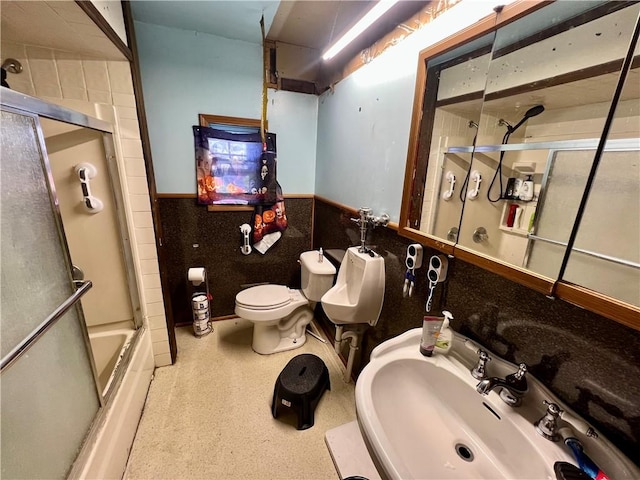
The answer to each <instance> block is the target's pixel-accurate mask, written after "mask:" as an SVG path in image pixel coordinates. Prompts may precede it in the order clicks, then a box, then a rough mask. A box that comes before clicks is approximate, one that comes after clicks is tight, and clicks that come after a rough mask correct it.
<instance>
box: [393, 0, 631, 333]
mask: <svg viewBox="0 0 640 480" xmlns="http://www.w3.org/2000/svg"><path fill="white" fill-rule="evenodd" d="M639 17H640V4H638V3H636V2H606V1H591V0H590V1H572V2H561V1H560V2H552V3H549V2H531V1H520V2H515V3H513V4H511V5H509V6H507V7H504V8H503V9H502V10H500V11H497V12H496V14H495V15H492V16H491V17H487V18H486V19H484V20H482V21H480V22H479V23H477V24H476V25H474V26H473V27H472V28H469V29H467V30H466V31H464V32H461V33H460V34H458V35H456V36H454V37H451V38H448V39H446V40H445V41H443V42H441V43H439V44H437V45H435V46H433V47H431V48H429V49H427V50H424V51H422V52H421V53H420V59H419V65H418V74H417V83H416V92H415V97H414V98H415V100H414V112H413V118H412V127H411V134H410V135H411V136H410V143H409V152H408V157H407V169H406V173H405V185H404V194H403V202H402V210H401V218H400V228H399V233H400V234H401V235H403V236H406V237H408V238H411V239H413V240H415V241H419V242H421V243H423V244H425V245H429V246H431V247H434V248H436V249H439V250H441V251H443V252H446V253H449V254H453V255H454V256H456V257H459V258H461V259H463V260H465V261H468V262H470V263H473V264H475V265H478V266H480V267H483V268H486V269H488V270H491V271H494V272H496V273H499V274H501V275H504V276H506V277H507V278H510V279H511V280H514V281H516V282H519V283H521V284H524V285H527V286H529V287H531V288H533V289H535V290H537V291H540V292H542V293H545V294H547V295H554V296H558V297H560V298H564V299H565V300H567V301H570V302H573V303H576V304H578V305H581V306H583V307H586V308H589V309H590V310H593V311H596V312H597V313H599V314H602V315H605V316H607V317H609V318H612V319H614V320H618V321H620V322H622V323H625V324H627V325H630V326H632V327H634V328H637V329H640V320H639V318H640V316H639V314H640V258H639V257H640V220H639V219H640V170H639V166H638V165H639V163H640V162H639V160H640V139H639V137H640V101H639V99H640V79H639V77H640V74H639V71H640V68H638V67H639V66H640V61H639V60H640V55H639V52H640V48H639V47H637V46H636V44H637V29H638V26H637V23H638V19H639ZM634 32H635V33H634ZM625 61H627V62H626V63H625ZM596 163H597V164H598V165H597V167H598V168H597V170H596V169H595V165H596ZM569 246H570V247H571V249H570V251H568V250H569V249H568V247H569Z"/></svg>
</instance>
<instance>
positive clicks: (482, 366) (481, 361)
mask: <svg viewBox="0 0 640 480" xmlns="http://www.w3.org/2000/svg"><path fill="white" fill-rule="evenodd" d="M476 353H477V354H478V363H477V365H476V366H475V367H474V368H473V369H472V370H471V376H473V378H475V379H476V380H484V379H485V378H487V370H486V367H487V362H490V361H491V357H490V356H489V354H488V353H487V352H485V351H484V350H482V349H481V348H479V349H478V351H477V352H476Z"/></svg>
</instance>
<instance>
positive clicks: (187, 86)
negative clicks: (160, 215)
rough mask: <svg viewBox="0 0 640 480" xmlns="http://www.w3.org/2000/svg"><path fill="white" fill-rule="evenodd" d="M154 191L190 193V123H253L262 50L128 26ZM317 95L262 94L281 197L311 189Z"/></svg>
mask: <svg viewBox="0 0 640 480" xmlns="http://www.w3.org/2000/svg"><path fill="white" fill-rule="evenodd" d="M135 29H136V39H137V44H138V50H139V57H140V71H141V76H142V85H143V93H144V99H145V107H146V112H147V122H148V127H149V137H150V140H151V151H152V156H153V164H154V171H155V177H156V188H157V191H158V193H195V184H196V174H195V160H194V153H193V136H192V133H191V126H192V125H197V124H198V114H199V113H208V114H213V115H225V116H231V117H245V118H260V116H261V111H262V47H261V46H260V45H258V44H253V43H249V42H243V41H239V40H230V39H227V38H222V37H217V36H214V35H208V34H203V33H198V32H193V31H188V30H180V29H175V28H169V27H164V26H159V25H151V24H147V23H142V22H135ZM317 111H318V98H317V97H315V96H313V95H303V94H297V93H291V92H276V91H269V107H268V115H267V118H268V120H269V128H270V130H271V131H273V132H275V133H276V134H278V180H279V182H280V184H281V185H282V188H283V191H284V193H285V194H296V193H303V194H311V193H313V189H314V184H315V168H316V161H315V159H316V152H315V148H316V132H317Z"/></svg>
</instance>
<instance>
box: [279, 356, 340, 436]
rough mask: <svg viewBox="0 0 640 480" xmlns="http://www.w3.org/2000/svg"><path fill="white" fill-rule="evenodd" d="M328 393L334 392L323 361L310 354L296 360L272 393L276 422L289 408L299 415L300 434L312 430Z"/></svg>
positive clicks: (293, 359) (283, 371) (285, 370)
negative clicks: (314, 416)
mask: <svg viewBox="0 0 640 480" xmlns="http://www.w3.org/2000/svg"><path fill="white" fill-rule="evenodd" d="M325 390H331V384H330V381H329V370H328V369H327V366H326V365H325V364H324V362H323V361H322V359H320V358H319V357H317V356H315V355H312V354H310V353H303V354H301V355H298V356H296V357H293V358H292V359H291V360H290V361H289V363H287V365H286V366H285V367H284V369H283V370H282V372H280V375H278V379H277V380H276V385H275V387H274V389H273V402H272V403H271V413H272V414H273V418H278V411H279V410H282V409H283V408H287V409H290V410H292V411H294V412H295V413H296V414H297V415H298V427H297V428H298V430H305V429H307V428H311V427H313V412H314V411H315V409H316V406H317V405H318V402H319V401H320V397H322V394H323V393H324V391H325Z"/></svg>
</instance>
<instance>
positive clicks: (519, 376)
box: [513, 363, 527, 380]
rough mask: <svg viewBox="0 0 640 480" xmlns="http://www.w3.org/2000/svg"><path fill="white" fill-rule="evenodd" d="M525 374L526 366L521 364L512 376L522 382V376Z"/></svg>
mask: <svg viewBox="0 0 640 480" xmlns="http://www.w3.org/2000/svg"><path fill="white" fill-rule="evenodd" d="M525 373H527V364H526V363H521V364H520V365H518V371H517V372H516V373H514V374H513V377H514V378H515V379H516V380H522V379H523V378H524V374H525Z"/></svg>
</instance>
